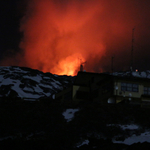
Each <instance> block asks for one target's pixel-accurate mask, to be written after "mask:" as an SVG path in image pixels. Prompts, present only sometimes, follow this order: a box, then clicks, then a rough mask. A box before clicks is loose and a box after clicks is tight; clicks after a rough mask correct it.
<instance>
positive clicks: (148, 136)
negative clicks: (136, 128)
mask: <svg viewBox="0 0 150 150" xmlns="http://www.w3.org/2000/svg"><path fill="white" fill-rule="evenodd" d="M138 142H140V143H144V142H149V143H150V132H145V133H142V134H141V135H138V136H136V135H135V134H134V135H132V136H131V137H128V138H126V139H125V140H124V141H116V140H113V143H123V144H127V145H132V144H134V143H138Z"/></svg>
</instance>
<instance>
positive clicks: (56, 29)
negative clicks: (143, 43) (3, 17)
mask: <svg viewBox="0 0 150 150" xmlns="http://www.w3.org/2000/svg"><path fill="white" fill-rule="evenodd" d="M99 8H100V7H99V5H96V3H94V4H93V3H91V2H90V1H89V2H88V1H87V2H84V3H80V2H79V1H78V2H76V1H74V0H71V1H68V2H67V4H66V5H65V6H64V7H62V6H61V4H60V3H55V2H53V1H52V0H32V1H31V2H29V7H28V11H27V14H28V13H30V15H29V16H28V15H26V16H25V17H24V18H23V19H22V26H21V31H23V32H24V38H23V40H22V42H21V43H20V48H21V49H23V50H24V57H25V60H26V62H27V66H29V67H31V68H36V69H40V70H42V71H44V72H48V71H49V72H51V73H54V74H59V75H62V74H67V75H75V74H76V73H77V71H79V67H80V62H79V61H78V60H79V58H80V59H82V60H83V61H85V60H86V59H88V57H89V56H91V58H92V57H94V56H95V55H100V57H101V55H102V54H103V53H104V49H105V48H104V45H103V44H102V43H101V42H100V43H97V42H98V40H99V41H101V38H100V37H99V36H98V37H95V38H93V36H91V35H92V34H94V33H92V32H93V31H92V29H90V26H89V25H87V24H88V23H90V21H91V20H92V19H93V16H94V15H95V13H96V12H99V11H100V10H99ZM93 51H94V52H93Z"/></svg>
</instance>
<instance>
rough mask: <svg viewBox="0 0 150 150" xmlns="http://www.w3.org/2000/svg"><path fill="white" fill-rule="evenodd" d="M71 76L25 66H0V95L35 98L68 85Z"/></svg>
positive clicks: (71, 80) (49, 94)
mask: <svg viewBox="0 0 150 150" xmlns="http://www.w3.org/2000/svg"><path fill="white" fill-rule="evenodd" d="M72 82H73V77H70V76H58V75H57V76H56V75H53V74H51V73H43V72H41V71H38V70H34V69H30V68H25V67H15V66H9V67H0V97H11V98H12V97H13V98H15V97H19V98H22V99H24V100H31V99H32V101H33V100H36V99H39V98H41V97H50V96H51V95H53V94H54V93H56V92H58V91H60V90H62V89H63V87H68V86H69V83H72Z"/></svg>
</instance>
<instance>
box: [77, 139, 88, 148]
mask: <svg viewBox="0 0 150 150" xmlns="http://www.w3.org/2000/svg"><path fill="white" fill-rule="evenodd" d="M88 144H89V140H85V141H83V142H82V143H81V144H79V145H78V144H77V148H79V147H81V146H82V145H88Z"/></svg>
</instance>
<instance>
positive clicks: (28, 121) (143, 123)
mask: <svg viewBox="0 0 150 150" xmlns="http://www.w3.org/2000/svg"><path fill="white" fill-rule="evenodd" d="M67 108H78V109H79V111H78V112H76V113H75V117H74V118H73V119H72V121H70V122H67V120H66V119H65V118H64V116H63V115H62V113H63V112H64V111H65V110H66V109H67ZM0 114H1V115H0V120H1V123H0V148H1V149H4V148H7V147H8V145H9V146H10V145H11V147H12V149H15V150H16V149H55V148H58V149H73V148H74V149H93V147H95V148H96V149H99V148H100V149H110V148H111V149H124V148H126V149H131V147H132V148H134V147H143V148H144V147H145V146H146V147H147V146H150V144H149V143H143V144H140V143H138V144H132V145H130V146H129V145H125V144H117V143H116V144H115V143H113V141H112V139H113V138H116V137H117V138H118V139H119V140H120V139H121V140H124V139H125V138H127V137H130V136H131V135H133V134H135V135H139V134H140V133H142V132H144V131H145V130H146V129H150V116H149V114H150V109H146V108H141V107H139V106H134V105H122V104H120V105H101V104H98V103H92V102H90V103H86V102H85V103H82V104H79V105H78V106H74V107H70V106H67V105H65V104H59V103H56V102H55V101H52V100H51V101H46V100H45V101H42V102H33V103H31V102H18V103H1V104H0ZM121 124H122V125H125V124H136V125H138V126H139V127H140V128H139V129H138V130H132V131H131V130H122V128H121V127H120V126H119V125H121ZM117 138H116V139H117ZM85 139H88V140H89V144H88V145H82V146H78V145H80V144H81V143H82V141H84V140H85ZM77 146H78V147H77Z"/></svg>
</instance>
